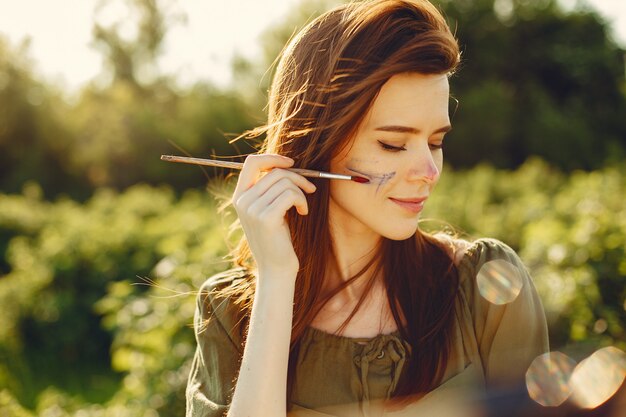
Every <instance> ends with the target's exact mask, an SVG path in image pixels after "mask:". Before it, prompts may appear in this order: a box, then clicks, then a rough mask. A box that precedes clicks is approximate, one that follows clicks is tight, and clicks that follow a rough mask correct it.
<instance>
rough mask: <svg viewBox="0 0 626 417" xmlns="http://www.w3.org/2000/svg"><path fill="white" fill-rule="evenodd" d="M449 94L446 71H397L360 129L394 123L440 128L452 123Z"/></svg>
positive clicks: (384, 87)
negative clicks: (433, 72)
mask: <svg viewBox="0 0 626 417" xmlns="http://www.w3.org/2000/svg"><path fill="white" fill-rule="evenodd" d="M449 94H450V87H449V84H448V77H447V76H446V75H445V74H436V75H425V74H419V73H406V74H398V75H394V76H393V77H391V78H390V79H389V80H388V81H387V82H386V83H385V84H384V85H383V87H382V88H381V89H380V92H379V93H378V96H377V97H376V99H375V100H374V102H373V103H372V107H371V108H370V110H369V111H368V114H367V115H366V116H365V118H364V120H363V124H362V126H361V128H362V129H359V130H367V129H374V128H376V127H379V126H383V125H390V124H393V125H401V126H410V127H414V128H416V129H419V130H422V129H430V128H431V127H434V129H438V128H440V127H442V126H445V125H446V124H448V123H449V118H448V100H449Z"/></svg>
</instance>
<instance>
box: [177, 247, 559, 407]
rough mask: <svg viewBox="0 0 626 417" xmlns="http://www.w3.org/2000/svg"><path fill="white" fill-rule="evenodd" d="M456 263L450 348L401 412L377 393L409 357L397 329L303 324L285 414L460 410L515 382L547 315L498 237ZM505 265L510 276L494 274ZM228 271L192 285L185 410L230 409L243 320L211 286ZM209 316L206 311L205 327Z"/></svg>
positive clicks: (541, 336) (538, 350)
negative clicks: (346, 332)
mask: <svg viewBox="0 0 626 417" xmlns="http://www.w3.org/2000/svg"><path fill="white" fill-rule="evenodd" d="M494 261H495V262H494ZM507 265H508V268H507ZM487 266H493V267H494V268H493V269H492V270H488V268H486V267H487ZM483 267H485V268H483ZM481 268H482V269H481ZM485 271H486V272H485ZM458 272H459V285H460V288H459V292H458V295H457V299H456V302H455V304H456V306H455V307H456V320H455V321H456V323H455V326H454V335H453V340H452V345H451V346H452V350H451V355H450V359H449V362H448V366H447V368H446V371H445V373H444V377H443V380H442V381H443V382H442V384H441V385H439V386H438V387H437V388H435V389H434V390H433V391H431V392H429V393H428V394H427V395H426V396H424V397H422V398H421V399H420V400H419V401H417V402H415V403H414V404H412V405H409V406H408V407H407V408H405V409H404V410H402V412H398V413H390V412H386V413H385V412H384V410H383V407H382V401H383V400H384V399H386V398H388V397H389V396H390V394H391V393H392V392H393V390H394V388H395V386H396V384H397V383H398V379H399V377H400V372H401V370H402V366H403V364H404V363H405V361H406V359H407V352H408V347H409V345H408V344H407V343H406V342H405V341H404V340H402V338H401V337H400V334H399V332H398V331H396V332H393V333H390V334H381V335H378V336H376V337H373V338H348V337H344V336H337V335H333V334H329V333H326V332H324V331H321V330H319V329H315V328H312V327H309V328H308V329H307V330H306V331H305V333H304V336H303V338H302V341H301V346H300V352H299V356H298V361H297V371H296V374H297V376H296V381H295V389H294V395H293V397H292V404H293V409H292V411H291V412H290V413H289V415H290V416H325V415H326V416H328V415H333V416H367V417H369V416H381V415H389V416H393V415H398V416H401V415H406V416H409V415H410V416H418V415H426V416H431V415H454V414H455V412H454V410H455V407H458V409H462V408H463V407H464V402H465V401H470V400H471V398H475V395H476V394H477V393H478V392H480V391H481V390H484V389H485V388H486V387H489V386H490V385H492V384H493V385H496V384H498V383H499V382H501V381H508V382H511V381H516V382H518V383H520V384H523V383H524V378H525V373H526V371H527V369H528V367H529V365H530V364H531V362H532V361H533V360H534V359H535V358H536V357H537V356H539V355H541V354H542V353H545V352H547V351H548V330H547V325H546V319H545V314H544V311H543V307H542V305H541V300H540V299H539V297H538V295H537V292H536V289H535V287H534V285H533V282H532V279H531V277H530V275H529V274H528V271H527V269H526V268H525V266H524V265H523V263H522V262H521V260H520V258H519V257H518V256H517V254H516V253H515V252H514V251H513V250H512V249H511V248H510V247H508V246H507V245H505V244H504V243H502V242H500V241H498V240H495V239H479V240H476V241H475V242H474V243H473V244H472V245H471V246H470V247H469V249H468V250H467V251H466V253H465V255H464V257H463V258H462V259H461V260H460V262H459V264H458ZM503 273H505V275H506V274H516V277H515V279H512V280H508V281H507V280H506V279H505V280H502V279H501V278H502V274H503ZM239 276H240V275H239ZM236 277H237V273H236V271H235V272H234V273H233V272H232V271H231V272H227V273H222V274H218V275H215V276H213V277H211V278H209V279H208V280H207V281H206V283H205V284H204V285H203V287H202V289H201V291H200V293H199V296H198V305H197V310H196V317H195V329H196V339H197V342H198V346H197V350H196V353H195V356H194V360H193V365H192V369H191V372H190V375H189V380H188V385H187V392H186V395H187V413H186V416H187V417H192V416H193V417H209V416H210V417H213V416H222V415H225V414H226V412H227V411H228V401H229V400H228V399H229V398H230V395H231V394H232V391H233V390H234V385H235V377H236V375H237V372H238V366H239V363H240V359H241V355H242V353H243V346H242V341H243V335H242V334H241V331H242V330H241V327H242V326H237V311H236V309H235V308H234V307H233V306H232V305H230V304H229V302H228V299H214V298H213V297H212V296H211V294H210V291H211V290H213V289H215V288H223V286H228V285H229V284H230V283H231V282H232V281H233V279H237V278H236ZM516 283H517V287H516V285H515V284H516ZM499 285H500V288H498V286H499ZM511 287H513V288H511ZM498 291H504V295H505V297H504V298H506V296H507V294H509V298H510V299H509V300H506V299H505V300H504V301H508V302H503V300H502V297H501V296H500V299H498V296H499V295H498ZM507 291H508V293H507ZM494 294H495V295H494ZM511 294H513V296H512V297H511V296H510V295H511ZM494 297H495V298H494ZM209 317H212V318H213V319H212V320H211V321H210V322H209V325H208V326H205V327H204V328H203V327H202V325H201V324H202V323H204V322H205V321H206V320H207V319H208V318H209ZM215 318H216V319H217V320H215ZM477 391H478V392H477ZM457 414H458V413H457Z"/></svg>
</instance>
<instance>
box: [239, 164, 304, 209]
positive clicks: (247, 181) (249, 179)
mask: <svg viewBox="0 0 626 417" xmlns="http://www.w3.org/2000/svg"><path fill="white" fill-rule="evenodd" d="M293 163H294V161H293V159H291V158H287V157H285V156H281V155H276V154H257V155H248V156H247V157H246V159H245V161H244V163H243V167H242V169H241V172H240V173H239V178H238V179H237V186H236V187H235V192H234V193H233V200H236V199H237V197H238V196H240V195H241V194H242V193H243V192H245V191H246V190H248V189H249V188H250V187H252V186H253V185H254V184H255V183H256V182H257V180H258V178H259V175H261V172H263V171H267V170H269V169H271V168H275V167H278V168H288V167H290V166H291V165H293Z"/></svg>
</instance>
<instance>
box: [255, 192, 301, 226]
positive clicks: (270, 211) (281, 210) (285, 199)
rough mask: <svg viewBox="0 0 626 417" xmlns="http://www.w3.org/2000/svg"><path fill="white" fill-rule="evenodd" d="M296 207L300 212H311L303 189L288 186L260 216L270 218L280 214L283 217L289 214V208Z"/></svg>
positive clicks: (279, 216)
mask: <svg viewBox="0 0 626 417" xmlns="http://www.w3.org/2000/svg"><path fill="white" fill-rule="evenodd" d="M291 207H295V208H296V210H297V211H298V213H299V214H301V215H303V216H304V215H307V214H309V206H308V205H307V202H306V198H305V197H304V194H302V191H300V190H294V189H293V188H288V189H286V190H284V191H283V192H282V193H281V194H280V195H279V196H278V197H276V199H274V201H273V202H272V203H271V204H270V205H269V206H267V207H266V208H265V210H263V211H262V212H261V213H260V217H262V218H268V217H273V216H278V218H280V219H282V218H283V217H285V215H286V214H287V210H289V209H290V208H291Z"/></svg>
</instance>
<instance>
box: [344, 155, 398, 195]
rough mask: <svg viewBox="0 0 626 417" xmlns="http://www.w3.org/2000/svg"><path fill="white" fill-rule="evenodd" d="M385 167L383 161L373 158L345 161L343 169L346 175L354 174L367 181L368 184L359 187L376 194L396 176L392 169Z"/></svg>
mask: <svg viewBox="0 0 626 417" xmlns="http://www.w3.org/2000/svg"><path fill="white" fill-rule="evenodd" d="M386 165H388V164H385V162H384V161H381V160H379V159H375V158H359V157H353V158H349V159H347V160H346V162H345V164H344V168H345V170H346V171H347V172H348V174H356V175H360V176H363V177H365V178H367V179H369V180H370V182H369V184H362V185H360V186H361V187H364V188H365V189H366V190H368V191H374V192H376V193H377V192H378V191H380V189H381V188H382V187H384V186H385V185H386V184H387V183H389V182H391V181H392V180H393V179H394V178H395V176H396V171H395V170H394V169H393V167H391V166H389V167H387V166H386Z"/></svg>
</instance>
